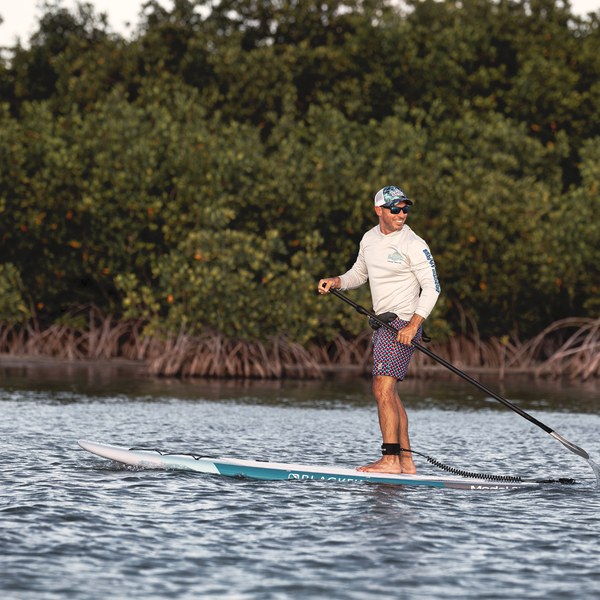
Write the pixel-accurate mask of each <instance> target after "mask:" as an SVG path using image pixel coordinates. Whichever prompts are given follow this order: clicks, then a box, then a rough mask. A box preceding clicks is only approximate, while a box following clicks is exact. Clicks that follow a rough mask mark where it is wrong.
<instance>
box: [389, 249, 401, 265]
mask: <svg viewBox="0 0 600 600" xmlns="http://www.w3.org/2000/svg"><path fill="white" fill-rule="evenodd" d="M403 260H404V256H402V254H400V252H398V251H396V252H394V253H393V254H388V262H391V263H401V262H402V261H403Z"/></svg>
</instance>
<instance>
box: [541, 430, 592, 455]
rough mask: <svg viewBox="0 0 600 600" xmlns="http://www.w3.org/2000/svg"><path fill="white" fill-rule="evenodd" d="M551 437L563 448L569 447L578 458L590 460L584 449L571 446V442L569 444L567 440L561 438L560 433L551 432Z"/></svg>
mask: <svg viewBox="0 0 600 600" xmlns="http://www.w3.org/2000/svg"><path fill="white" fill-rule="evenodd" d="M550 435H551V436H552V437H553V438H556V439H557V440H558V441H559V442H560V443H561V444H562V445H563V446H565V447H567V448H568V449H569V450H570V451H571V452H573V453H574V454H577V456H581V457H582V458H585V459H586V460H589V458H590V455H589V454H588V453H587V452H586V451H585V450H584V449H583V448H580V447H579V446H576V445H575V444H571V442H568V441H567V440H565V438H564V437H561V436H560V435H558V433H556V431H552V432H550Z"/></svg>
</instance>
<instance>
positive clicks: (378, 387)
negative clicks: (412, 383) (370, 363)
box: [373, 375, 398, 402]
mask: <svg viewBox="0 0 600 600" xmlns="http://www.w3.org/2000/svg"><path fill="white" fill-rule="evenodd" d="M397 383H398V382H397V381H396V379H395V377H389V376H388V375H375V377H373V395H374V396H375V399H376V400H377V402H379V401H380V400H387V399H388V398H393V397H394V396H396V395H397V394H396V384H397Z"/></svg>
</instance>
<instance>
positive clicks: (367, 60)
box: [0, 0, 600, 342]
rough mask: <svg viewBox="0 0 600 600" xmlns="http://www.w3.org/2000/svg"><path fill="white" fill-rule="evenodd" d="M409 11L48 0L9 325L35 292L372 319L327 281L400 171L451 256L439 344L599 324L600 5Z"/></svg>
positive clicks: (1, 82)
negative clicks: (475, 333) (109, 18)
mask: <svg viewBox="0 0 600 600" xmlns="http://www.w3.org/2000/svg"><path fill="white" fill-rule="evenodd" d="M410 6H411V10H410V11H407V13H406V14H403V13H401V12H400V11H398V10H397V9H396V8H394V7H393V6H392V5H391V4H390V3H388V2H385V1H384V0H352V1H350V2H348V1H346V2H341V1H337V0H336V1H333V2H330V3H327V4H322V3H313V2H297V1H292V0H258V1H257V0H221V1H220V2H214V3H212V2H211V3H209V2H208V1H204V0H196V1H192V0H175V2H173V6H172V8H171V9H165V8H163V7H162V6H161V5H159V4H158V3H156V2H148V3H147V4H146V5H145V8H144V12H143V17H142V20H141V22H140V24H139V26H138V29H137V33H136V35H135V36H134V38H133V39H132V40H131V41H126V40H123V39H120V38H119V37H118V36H115V35H113V34H110V33H109V32H108V29H107V22H106V18H105V17H104V16H103V15H99V16H97V15H95V14H94V12H93V9H92V7H91V6H90V5H88V4H82V5H80V6H79V7H78V8H77V9H76V10H75V11H74V12H72V13H71V12H69V11H68V10H67V9H64V8H62V7H61V6H60V3H54V4H47V5H46V12H45V14H44V16H43V17H42V19H41V21H40V24H39V30H38V32H36V33H35V34H34V36H33V37H32V39H31V46H30V48H28V49H25V48H23V47H21V46H18V47H16V48H14V49H13V58H12V60H11V61H10V63H9V62H5V63H4V64H2V65H0V100H1V101H2V102H3V104H2V105H1V108H0V219H1V221H0V222H1V223H2V230H1V232H0V236H1V239H0V252H1V255H2V260H3V263H4V266H3V267H1V268H2V269H3V270H2V271H0V285H1V286H3V287H2V290H6V293H5V294H3V297H2V305H1V306H2V308H1V309H0V310H1V314H0V319H2V320H7V321H10V322H20V321H22V320H23V319H24V318H28V317H29V312H28V309H27V308H26V305H25V304H24V301H23V298H27V301H28V303H29V302H31V303H33V304H32V305H33V306H42V307H43V309H39V311H38V313H39V314H38V316H39V317H40V318H42V319H45V320H46V321H48V322H53V321H55V320H56V319H59V318H63V317H61V315H64V313H65V311H67V310H68V308H69V307H70V306H72V305H75V304H79V305H81V304H86V303H88V302H94V303H96V304H97V305H99V306H100V307H101V308H103V309H105V310H110V311H112V312H117V313H120V314H121V315H122V316H123V317H125V318H137V317H145V318H147V319H149V321H150V328H151V329H152V328H153V329H156V328H157V327H160V328H163V329H167V330H170V331H178V330H180V329H181V328H182V327H184V328H185V329H186V330H191V331H195V332H199V331H201V330H203V329H207V328H210V329H214V330H218V331H221V332H224V333H226V334H227V335H229V336H239V337H245V338H248V339H266V338H268V337H270V336H272V335H274V334H276V333H278V332H280V331H287V332H289V333H290V334H291V335H292V336H293V337H294V339H296V340H298V341H302V342H306V341H308V340H310V339H312V338H315V337H316V336H319V335H322V336H325V337H331V336H333V335H334V333H335V332H336V331H339V330H342V331H344V332H345V333H347V334H348V335H352V334H356V333H357V332H358V331H360V329H362V328H364V326H365V323H364V320H363V319H361V317H359V316H358V315H356V313H354V312H353V311H351V309H350V308H348V307H347V306H345V305H342V304H341V303H340V302H339V301H335V299H332V298H331V297H329V298H321V297H319V296H318V295H317V294H316V291H315V285H316V281H317V280H318V278H319V277H322V276H327V275H335V274H339V273H342V272H344V271H345V270H346V269H347V268H349V267H350V266H351V265H352V263H353V261H354V259H355V256H356V252H357V248H358V243H359V241H360V239H361V237H362V235H363V233H364V232H365V231H366V230H367V229H369V228H370V227H372V226H374V225H375V224H376V218H375V214H374V212H373V210H372V198H373V195H374V193H375V192H376V191H377V189H379V188H381V187H383V186H384V185H390V184H395V185H400V186H401V187H402V188H403V189H404V190H405V191H406V192H407V194H408V195H409V197H411V198H414V199H415V207H414V209H413V211H412V212H411V215H410V221H409V222H410V225H411V227H412V228H413V229H414V230H415V231H416V232H417V234H419V235H421V236H422V237H423V238H424V239H425V240H426V241H427V242H428V243H429V245H430V246H431V249H432V252H433V254H434V257H435V259H436V262H437V265H438V274H439V278H440V281H441V283H442V290H443V294H442V297H441V298H440V301H439V302H438V305H437V307H436V309H435V312H434V314H432V316H431V318H430V320H429V323H430V325H429V330H430V331H429V333H430V334H432V333H433V335H434V337H436V338H437V339H441V338H444V337H447V336H449V335H451V334H452V332H453V331H460V329H461V328H462V326H463V325H462V323H463V322H466V321H465V315H467V317H469V318H468V319H467V321H468V322H469V323H473V326H474V327H477V328H478V329H479V331H480V332H481V333H482V334H483V335H489V334H500V335H502V334H505V333H506V332H509V331H511V332H513V331H514V332H518V333H520V334H521V335H524V336H529V335H532V334H534V333H536V332H537V331H539V329H540V328H541V327H543V326H544V325H545V324H547V323H548V322H549V321H552V320H555V319H557V318H560V317H563V316H567V315H570V316H576V315H583V314H594V315H597V314H598V312H599V311H600V304H599V302H598V300H597V297H598V294H597V289H596V286H597V281H598V267H597V265H598V264H599V258H600V257H599V256H598V250H597V247H598V245H597V241H596V240H597V239H598V237H599V236H598V231H597V227H596V226H595V225H594V223H595V222H596V219H595V216H596V215H597V214H598V209H599V208H600V206H599V202H600V191H599V190H598V182H599V181H600V171H599V170H598V165H599V164H600V141H599V140H600V120H599V116H598V115H600V105H599V102H600V94H598V91H599V88H598V80H599V76H600V30H599V27H598V25H599V21H600V15H599V14H596V15H591V16H589V17H588V18H586V19H580V18H578V17H574V16H573V15H572V14H571V13H570V9H569V7H568V5H565V6H563V4H562V3H560V4H559V3H557V2H554V0H532V1H531V2H517V1H513V0H500V1H498V2H492V1H491V0H464V1H463V2H462V4H461V5H460V6H458V5H456V4H454V3H453V2H450V1H447V2H433V1H432V0H425V1H423V2H417V1H416V0H415V1H414V2H411V4H410ZM20 286H22V287H20ZM352 295H353V297H354V298H355V299H356V300H357V301H358V302H359V303H361V304H367V305H368V290H367V288H366V287H363V288H361V289H360V290H357V291H356V292H353V293H352ZM23 307H25V309H23ZM431 324H433V327H434V328H435V331H434V330H433V329H432V325H431Z"/></svg>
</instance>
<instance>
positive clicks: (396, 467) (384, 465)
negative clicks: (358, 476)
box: [356, 455, 402, 473]
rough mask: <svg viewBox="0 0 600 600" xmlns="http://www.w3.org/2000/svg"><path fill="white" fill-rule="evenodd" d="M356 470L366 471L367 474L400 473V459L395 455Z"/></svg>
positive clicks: (384, 457)
mask: <svg viewBox="0 0 600 600" xmlns="http://www.w3.org/2000/svg"><path fill="white" fill-rule="evenodd" d="M356 470H357V471H366V472H367V473H402V468H401V467H400V459H399V457H398V456H397V455H386V456H383V457H382V458H381V459H380V460H378V461H376V462H374V463H371V464H370V465H365V466H364V467H356Z"/></svg>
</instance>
